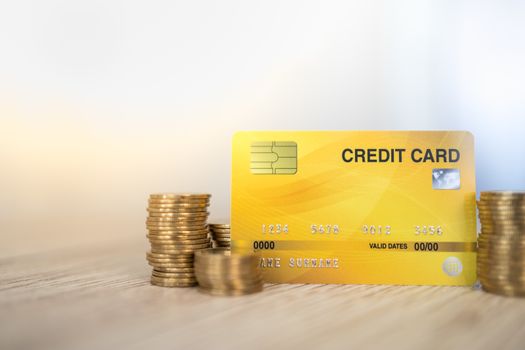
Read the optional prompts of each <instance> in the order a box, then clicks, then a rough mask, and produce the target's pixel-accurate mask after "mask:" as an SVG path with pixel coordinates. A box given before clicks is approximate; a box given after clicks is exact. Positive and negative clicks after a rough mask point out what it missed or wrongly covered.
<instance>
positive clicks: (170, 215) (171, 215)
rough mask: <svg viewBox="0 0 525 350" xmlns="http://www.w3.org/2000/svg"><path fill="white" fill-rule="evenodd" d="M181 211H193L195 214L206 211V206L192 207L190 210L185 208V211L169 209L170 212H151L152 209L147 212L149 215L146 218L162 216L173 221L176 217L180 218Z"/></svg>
mask: <svg viewBox="0 0 525 350" xmlns="http://www.w3.org/2000/svg"><path fill="white" fill-rule="evenodd" d="M181 213H195V214H200V213H207V209H206V208H203V209H200V208H199V209H198V210H197V209H195V210H194V209H192V210H186V211H171V212H165V211H164V212H153V211H150V212H149V216H148V218H152V219H154V218H164V219H169V220H171V221H175V220H174V219H178V218H180V216H181V215H180V214H181Z"/></svg>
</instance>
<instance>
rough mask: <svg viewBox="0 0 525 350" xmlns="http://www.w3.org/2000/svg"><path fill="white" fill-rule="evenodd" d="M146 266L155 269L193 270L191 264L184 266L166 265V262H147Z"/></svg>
mask: <svg viewBox="0 0 525 350" xmlns="http://www.w3.org/2000/svg"><path fill="white" fill-rule="evenodd" d="M148 264H149V265H150V266H152V267H153V268H155V269H190V268H193V263H192V262H190V263H185V264H178V263H168V262H162V263H159V262H151V261H148Z"/></svg>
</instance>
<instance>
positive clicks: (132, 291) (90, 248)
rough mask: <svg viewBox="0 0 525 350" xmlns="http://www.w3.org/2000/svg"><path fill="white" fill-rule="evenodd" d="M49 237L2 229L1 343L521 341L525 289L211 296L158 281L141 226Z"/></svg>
mask: <svg viewBox="0 0 525 350" xmlns="http://www.w3.org/2000/svg"><path fill="white" fill-rule="evenodd" d="M64 237H65V236H64ZM86 237H87V236H86ZM48 241H49V240H46V236H45V235H41V236H39V238H38V239H37V240H36V242H37V243H34V241H31V240H28V238H27V237H24V239H20V240H18V241H17V240H16V237H15V236H14V235H11V236H9V235H7V236H4V237H3V240H0V243H2V249H1V253H0V325H1V326H0V349H6V350H7V349H53V350H59V349H91V350H92V349H127V350H131V349H154V348H158V347H160V346H162V347H165V348H166V347H167V348H172V349H200V348H202V349H268V348H273V349H282V348H297V349H299V348H302V349H310V348H311V349H319V348H321V349H331V348H344V349H349V348H353V349H371V348H372V349H374V348H389V349H397V348H399V349H417V350H421V349H447V350H449V349H490V350H493V349H498V350H503V349H525V299H518V298H506V297H500V296H496V295H491V294H487V293H484V292H482V291H480V290H478V289H476V288H461V287H416V286H407V287H405V286H366V285H266V288H265V290H264V291H263V292H262V293H259V294H255V295H249V296H242V297H213V296H208V295H205V294H201V293H199V292H198V291H197V289H195V288H189V289H171V288H160V287H154V286H151V285H150V284H149V275H150V269H149V266H148V265H147V264H146V261H145V251H146V249H147V242H146V238H145V237H144V235H137V236H133V238H130V236H127V237H120V238H115V239H109V238H107V239H105V240H98V239H94V240H86V242H80V241H79V240H74V242H76V243H70V244H63V245H60V244H51V243H49V242H48ZM52 241H53V242H55V241H57V239H56V238H53V240H52ZM58 241H60V240H58ZM22 242H24V244H21V243H22ZM29 242H33V244H32V245H31V249H25V248H27V246H29ZM46 242H47V244H46ZM72 242H73V241H72ZM15 243H17V244H15ZM10 245H11V246H10Z"/></svg>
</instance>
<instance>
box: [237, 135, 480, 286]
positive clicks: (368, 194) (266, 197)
mask: <svg viewBox="0 0 525 350" xmlns="http://www.w3.org/2000/svg"><path fill="white" fill-rule="evenodd" d="M475 187H476V184H475V166H474V140H473V137H472V135H471V134H470V133H468V132H463V131H291V132H282V131H279V132H274V131H268V132H261V131H254V132H250V131H246V132H238V133H236V134H235V136H234V138H233V159H232V207H231V239H232V247H233V249H238V250H254V251H257V252H258V253H260V254H261V260H260V266H261V268H262V271H263V274H264V277H265V280H266V281H269V282H279V283H360V284H361V283H362V284H417V285H419V284H424V285H471V284H473V283H474V282H475V280H476V198H475V196H476V195H475Z"/></svg>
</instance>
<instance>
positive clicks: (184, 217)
mask: <svg viewBox="0 0 525 350" xmlns="http://www.w3.org/2000/svg"><path fill="white" fill-rule="evenodd" d="M208 214H209V213H208V212H207V211H203V212H195V213H188V212H178V213H177V215H176V216H148V220H149V221H204V220H206V219H207V217H208Z"/></svg>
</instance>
